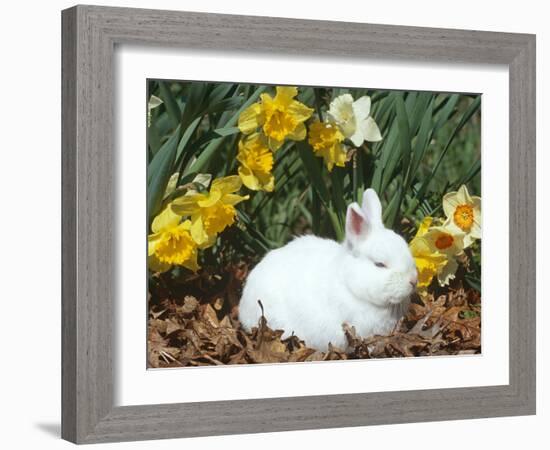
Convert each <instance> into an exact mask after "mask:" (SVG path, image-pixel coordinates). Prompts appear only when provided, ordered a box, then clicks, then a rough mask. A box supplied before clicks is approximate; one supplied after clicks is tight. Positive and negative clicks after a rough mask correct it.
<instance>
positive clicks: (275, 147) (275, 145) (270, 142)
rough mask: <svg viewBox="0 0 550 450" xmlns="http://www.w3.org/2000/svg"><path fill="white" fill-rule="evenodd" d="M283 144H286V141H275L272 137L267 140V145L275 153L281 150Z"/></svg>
mask: <svg viewBox="0 0 550 450" xmlns="http://www.w3.org/2000/svg"><path fill="white" fill-rule="evenodd" d="M283 143H284V141H280V140H277V139H273V138H272V137H270V138H268V140H267V145H268V147H269V149H270V150H271V151H273V152H276V151H277V150H279V149H280V148H281V146H282V145H283Z"/></svg>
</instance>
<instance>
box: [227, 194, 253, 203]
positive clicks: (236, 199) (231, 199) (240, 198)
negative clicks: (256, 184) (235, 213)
mask: <svg viewBox="0 0 550 450" xmlns="http://www.w3.org/2000/svg"><path fill="white" fill-rule="evenodd" d="M249 198H250V196H248V195H237V194H225V195H224V196H223V199H222V201H223V203H225V204H226V205H233V206H234V205H236V204H237V203H241V202H244V201H245V200H248V199H249Z"/></svg>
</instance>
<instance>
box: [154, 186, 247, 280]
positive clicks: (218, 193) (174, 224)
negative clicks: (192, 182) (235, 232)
mask: <svg viewBox="0 0 550 450" xmlns="http://www.w3.org/2000/svg"><path fill="white" fill-rule="evenodd" d="M241 186H242V182H241V180H240V178H239V177H238V176H236V175H233V176H229V177H224V178H218V179H216V180H214V181H213V182H212V185H211V187H210V190H209V192H206V193H197V192H194V191H189V192H187V193H186V195H183V196H180V197H176V198H175V199H174V200H173V201H172V202H170V203H168V205H166V207H165V208H164V209H163V211H162V212H161V213H160V214H159V215H158V216H157V217H155V219H154V220H153V223H152V225H151V231H152V234H150V235H149V236H148V239H147V240H148V264H149V267H150V268H151V269H152V270H154V271H157V272H164V271H166V270H168V269H170V268H171V267H172V266H174V265H177V266H183V267H186V268H188V269H190V270H193V271H196V270H197V269H198V268H199V266H198V263H197V250H198V249H205V248H208V247H210V246H212V245H213V244H214V243H215V241H216V237H217V236H218V234H219V233H221V232H222V231H223V230H225V229H226V228H227V227H228V226H230V225H232V224H233V223H234V222H235V216H236V214H237V211H236V209H235V205H236V204H237V203H240V202H242V201H243V200H247V199H248V196H241V195H237V194H235V192H237V191H238V190H239V189H240V188H241Z"/></svg>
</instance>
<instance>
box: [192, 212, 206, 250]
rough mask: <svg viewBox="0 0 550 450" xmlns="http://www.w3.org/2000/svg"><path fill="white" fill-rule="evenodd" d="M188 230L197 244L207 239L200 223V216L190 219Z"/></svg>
mask: <svg viewBox="0 0 550 450" xmlns="http://www.w3.org/2000/svg"><path fill="white" fill-rule="evenodd" d="M190 231H191V237H192V238H193V240H194V241H195V242H196V243H197V244H198V245H201V244H203V243H204V242H206V241H207V240H208V235H207V234H206V231H205V230H204V225H203V223H202V217H200V216H199V217H197V218H195V220H193V221H192V225H191V230H190Z"/></svg>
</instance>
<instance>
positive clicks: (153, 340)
mask: <svg viewBox="0 0 550 450" xmlns="http://www.w3.org/2000/svg"><path fill="white" fill-rule="evenodd" d="M146 83H147V98H146V99H145V103H146V104H145V107H144V112H143V114H144V116H143V117H145V115H146V121H145V122H146V127H147V129H146V133H147V146H146V147H147V148H146V158H147V196H146V199H144V201H146V205H147V206H146V208H147V224H146V227H147V235H146V239H147V246H146V247H147V277H148V278H147V300H146V301H147V349H146V351H147V368H148V369H157V368H178V367H185V368H188V367H198V366H226V365H236V364H273V363H312V362H321V361H334V360H358V359H371V358H405V357H432V356H434V357H436V356H463V357H464V356H467V355H476V354H481V352H482V345H481V297H482V296H481V286H482V281H481V279H482V277H481V273H482V245H481V243H482V208H481V197H482V193H481V176H482V171H481V103H482V95H481V94H480V93H470V92H428V91H410V90H388V89H381V88H377V87H376V86H373V87H369V84H368V80H367V79H366V80H365V87H340V86H338V87H334V86H332V87H331V86H288V85H266V84H251V83H238V82H231V83H229V82H216V81H210V80H209V81H201V80H198V81H196V80H187V81H186V80H164V79H147V80H146ZM143 131H145V130H143ZM138 151H139V149H138ZM135 226H142V225H141V224H139V223H136V224H135ZM144 239H145V236H144ZM136 300H137V301H139V299H136ZM136 307H138V305H136ZM487 320H490V318H488V319H487Z"/></svg>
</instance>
